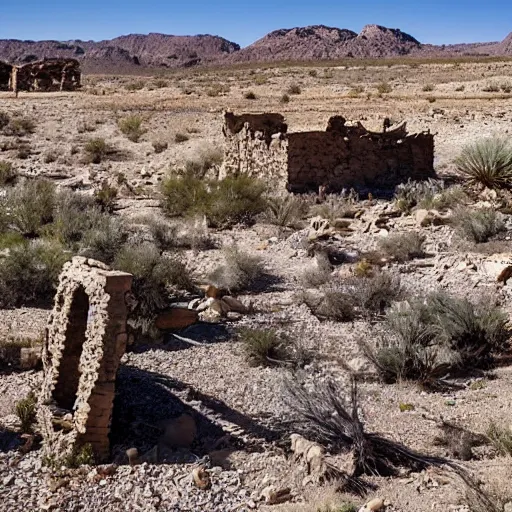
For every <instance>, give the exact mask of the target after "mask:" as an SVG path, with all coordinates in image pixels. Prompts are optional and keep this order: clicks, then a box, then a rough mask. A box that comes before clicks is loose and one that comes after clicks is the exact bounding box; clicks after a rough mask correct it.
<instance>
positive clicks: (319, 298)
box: [304, 285, 357, 322]
mask: <svg viewBox="0 0 512 512" xmlns="http://www.w3.org/2000/svg"><path fill="white" fill-rule="evenodd" d="M304 302H305V303H306V305H307V306H308V307H309V309H310V310H311V312H312V313H313V314H314V315H315V316H316V317H317V318H320V319H321V320H334V321H336V322H351V321H352V320H354V319H355V318H356V314H357V313H356V309H355V306H354V301H353V299H352V297H351V296H350V294H349V293H348V292H347V290H346V289H345V288H343V287H340V286H335V285H333V286H327V287H325V288H324V289H322V293H321V294H320V295H317V294H310V293H305V294H304Z"/></svg>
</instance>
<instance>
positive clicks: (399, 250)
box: [379, 231, 425, 263]
mask: <svg viewBox="0 0 512 512" xmlns="http://www.w3.org/2000/svg"><path fill="white" fill-rule="evenodd" d="M424 241H425V238H424V237H423V236H422V235H420V234H419V233H417V232H415V231H412V232H409V233H396V234H392V235H389V236H386V237H383V238H382V239H381V240H379V250H381V251H382V252H383V253H384V254H385V255H386V256H387V257H388V258H390V259H393V260H394V261H397V262H399V263H403V262H405V261H409V260H412V259H414V258H423V257H424V256H425V251H424V250H423V243H424Z"/></svg>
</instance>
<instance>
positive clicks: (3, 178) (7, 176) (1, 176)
mask: <svg viewBox="0 0 512 512" xmlns="http://www.w3.org/2000/svg"><path fill="white" fill-rule="evenodd" d="M16 177H17V174H16V171H15V170H14V167H13V165H12V163H11V162H7V161H5V160H3V161H0V186H4V185H11V184H13V183H14V182H15V181H16Z"/></svg>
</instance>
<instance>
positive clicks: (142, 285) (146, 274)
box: [113, 243, 194, 317]
mask: <svg viewBox="0 0 512 512" xmlns="http://www.w3.org/2000/svg"><path fill="white" fill-rule="evenodd" d="M113 267H114V268H116V269H119V270H123V271H124V272H128V273H130V274H132V275H133V285H132V291H133V293H134V295H135V297H136V299H137V306H136V308H135V310H134V312H133V313H134V315H136V316H139V317H150V316H151V315H154V314H155V313H156V312H158V311H161V310H162V309H164V308H165V307H166V306H168V305H169V301H170V299H171V297H172V295H173V294H177V293H183V292H184V291H188V290H193V289H194V285H193V283H192V280H191V278H190V276H189V273H188V271H187V269H186V267H185V265H184V264H183V263H182V262H181V261H179V260H178V259H177V258H175V257H166V256H163V255H162V254H161V252H160V251H159V250H158V248H157V247H156V246H155V245H153V244H151V243H142V244H129V245H125V246H124V247H122V248H121V250H120V251H119V253H118V254H117V255H116V258H115V260H114V263H113Z"/></svg>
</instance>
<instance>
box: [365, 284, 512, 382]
mask: <svg viewBox="0 0 512 512" xmlns="http://www.w3.org/2000/svg"><path fill="white" fill-rule="evenodd" d="M509 337H510V329H509V326H508V318H507V316H506V314H505V313H504V312H503V311H501V310H500V309H499V308H497V307H496V306H494V305H492V304H489V302H488V301H487V302H482V303H480V304H473V303H471V302H469V301H468V300H466V299H459V298H456V297H451V296H449V295H445V294H433V295H430V296H428V297H427V298H426V299H424V300H416V301H411V302H410V303H408V304H407V305H406V306H403V307H397V308H396V309H394V310H391V311H390V312H389V313H388V314H387V316H386V320H385V324H384V332H383V334H382V336H381V340H380V343H379V345H378V347H377V348H373V347H370V346H369V345H368V344H364V343H363V344H362V345H363V349H364V351H365V354H366V355H367V357H368V358H369V360H370V361H371V362H372V363H373V364H374V365H375V367H376V369H377V371H378V373H379V375H380V376H381V378H382V380H383V381H384V382H388V383H392V382H397V381H400V380H415V381H418V382H420V383H421V384H423V385H425V386H429V387H432V386H439V385H440V382H441V379H442V378H444V377H445V376H447V375H449V374H450V373H453V372H455V371H461V370H467V369H468V368H482V367H484V368H485V367H488V366H489V365H490V364H492V358H493V356H494V355H495V354H496V353H500V352H502V351H503V350H505V349H506V347H507V344H508V340H509Z"/></svg>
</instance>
